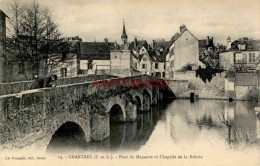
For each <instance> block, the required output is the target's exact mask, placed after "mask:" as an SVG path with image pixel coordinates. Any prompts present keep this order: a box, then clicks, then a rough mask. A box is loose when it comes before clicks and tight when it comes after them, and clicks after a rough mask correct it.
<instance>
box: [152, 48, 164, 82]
mask: <svg viewBox="0 0 260 166" xmlns="http://www.w3.org/2000/svg"><path fill="white" fill-rule="evenodd" d="M149 57H150V59H151V62H152V66H151V67H152V68H151V73H152V74H151V75H152V76H155V77H160V78H165V77H166V74H165V70H166V54H165V53H163V52H160V51H149Z"/></svg>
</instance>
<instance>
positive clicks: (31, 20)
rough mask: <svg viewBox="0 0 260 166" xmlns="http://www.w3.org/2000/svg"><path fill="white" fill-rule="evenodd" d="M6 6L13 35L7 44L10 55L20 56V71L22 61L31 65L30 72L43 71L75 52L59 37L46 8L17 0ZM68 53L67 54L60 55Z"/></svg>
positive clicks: (23, 64) (59, 34)
mask: <svg viewBox="0 0 260 166" xmlns="http://www.w3.org/2000/svg"><path fill="white" fill-rule="evenodd" d="M10 6H11V12H10V13H11V20H12V21H11V22H12V23H11V29H12V32H13V36H11V37H10V40H9V42H8V44H9V47H10V50H12V52H13V53H15V52H16V53H15V54H13V55H15V56H16V57H20V60H21V63H22V68H23V69H22V70H23V73H24V74H25V72H24V71H25V69H24V68H25V61H28V62H30V63H31V64H32V66H31V67H32V69H33V70H34V71H33V73H34V74H47V73H48V72H49V71H50V70H51V69H52V68H53V67H55V66H57V65H58V64H59V63H61V62H65V61H66V60H69V59H70V58H72V57H73V56H74V55H75V52H76V50H75V49H76V45H75V44H73V43H71V42H70V43H69V42H67V41H64V40H63V39H61V33H60V31H59V29H58V25H57V24H56V23H55V22H54V20H53V18H52V16H51V13H50V11H49V10H48V8H47V7H42V6H40V5H39V3H38V2H37V1H36V2H32V3H31V4H29V5H27V6H22V5H20V3H19V1H17V0H15V1H14V2H13V3H12V4H10ZM10 52H11V51H10ZM68 53H69V55H70V56H64V55H67V54H68ZM72 55H73V56H72Z"/></svg>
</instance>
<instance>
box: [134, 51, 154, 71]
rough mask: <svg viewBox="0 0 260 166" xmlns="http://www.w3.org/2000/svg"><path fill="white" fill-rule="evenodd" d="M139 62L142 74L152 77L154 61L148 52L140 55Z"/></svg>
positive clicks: (139, 69) (138, 68)
mask: <svg viewBox="0 0 260 166" xmlns="http://www.w3.org/2000/svg"><path fill="white" fill-rule="evenodd" d="M138 60H139V63H138V67H137V70H138V71H140V72H141V74H147V75H152V60H151V58H150V55H149V53H148V51H147V52H145V53H143V54H140V55H139V58H138Z"/></svg>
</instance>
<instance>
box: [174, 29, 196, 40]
mask: <svg viewBox="0 0 260 166" xmlns="http://www.w3.org/2000/svg"><path fill="white" fill-rule="evenodd" d="M186 31H187V32H189V33H190V34H191V35H192V36H193V37H194V38H195V39H197V40H198V38H197V37H196V36H194V35H193V34H192V33H191V32H190V31H189V30H188V29H187V28H186V29H184V30H183V31H182V32H181V33H180V34H178V35H177V36H175V35H176V34H175V35H174V36H173V37H172V40H171V41H172V42H175V41H176V40H178V39H179V38H180V37H181V35H182V34H184V32H186Z"/></svg>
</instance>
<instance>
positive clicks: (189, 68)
mask: <svg viewBox="0 0 260 166" xmlns="http://www.w3.org/2000/svg"><path fill="white" fill-rule="evenodd" d="M190 70H192V64H187V65H185V66H183V67H182V68H181V69H179V70H178V71H179V72H185V71H190Z"/></svg>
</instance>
